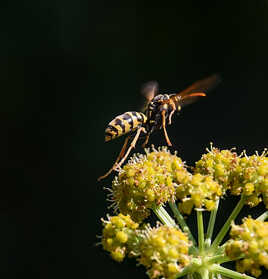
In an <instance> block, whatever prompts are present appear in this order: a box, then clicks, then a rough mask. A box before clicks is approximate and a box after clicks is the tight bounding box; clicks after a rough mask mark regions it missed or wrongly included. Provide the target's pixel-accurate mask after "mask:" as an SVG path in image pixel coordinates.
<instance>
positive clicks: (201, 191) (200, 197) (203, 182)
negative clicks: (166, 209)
mask: <svg viewBox="0 0 268 279" xmlns="http://www.w3.org/2000/svg"><path fill="white" fill-rule="evenodd" d="M180 181H181V184H180V185H179V187H177V189H176V197H177V198H178V199H179V200H180V203H179V209H180V211H181V212H182V213H186V214H191V211H192V209H193V207H196V208H202V207H204V208H205V209H207V210H209V211H210V210H212V209H214V208H215V205H216V201H217V200H218V199H219V198H220V196H221V195H222V186H220V185H219V184H218V183H217V182H216V181H215V180H213V178H212V177H211V176H209V175H202V174H199V173H197V174H194V175H191V174H189V173H185V174H184V176H183V177H181V179H180Z"/></svg>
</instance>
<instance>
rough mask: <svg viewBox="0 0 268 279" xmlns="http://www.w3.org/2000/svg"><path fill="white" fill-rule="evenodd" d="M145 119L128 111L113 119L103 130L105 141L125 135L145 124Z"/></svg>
mask: <svg viewBox="0 0 268 279" xmlns="http://www.w3.org/2000/svg"><path fill="white" fill-rule="evenodd" d="M146 121H147V117H146V116H145V115H144V114H143V113H141V112H136V111H128V112H125V113H123V114H121V115H119V116H117V117H116V118H115V119H113V120H112V121H111V122H110V123H109V124H108V127H107V128H106V130H105V141H110V140H112V139H114V138H117V137H120V136H122V135H125V134H127V133H129V132H131V131H134V130H135V129H136V128H138V127H140V126H141V125H142V124H145V123H146Z"/></svg>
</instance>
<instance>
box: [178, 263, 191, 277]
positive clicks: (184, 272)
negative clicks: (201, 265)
mask: <svg viewBox="0 0 268 279" xmlns="http://www.w3.org/2000/svg"><path fill="white" fill-rule="evenodd" d="M190 271H192V265H188V266H186V267H185V268H184V269H183V270H182V271H181V272H180V273H178V274H177V275H176V276H175V277H174V279H177V278H181V277H183V276H185V275H187V274H189V273H190Z"/></svg>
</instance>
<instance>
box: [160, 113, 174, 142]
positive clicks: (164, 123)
mask: <svg viewBox="0 0 268 279" xmlns="http://www.w3.org/2000/svg"><path fill="white" fill-rule="evenodd" d="M165 114H166V111H165V110H163V111H162V112H161V115H162V126H163V130H164V134H165V138H166V142H167V144H168V146H172V144H171V142H170V140H169V138H168V134H167V130H166V117H165Z"/></svg>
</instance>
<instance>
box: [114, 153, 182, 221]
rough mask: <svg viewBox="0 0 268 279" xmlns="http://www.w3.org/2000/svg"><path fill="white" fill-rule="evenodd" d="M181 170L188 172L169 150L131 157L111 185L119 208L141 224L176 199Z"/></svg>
mask: <svg viewBox="0 0 268 279" xmlns="http://www.w3.org/2000/svg"><path fill="white" fill-rule="evenodd" d="M180 171H182V172H186V170H185V168H184V165H183V162H182V160H181V159H180V158H179V157H177V156H176V155H173V154H171V153H170V152H169V151H168V150H167V149H166V148H162V149H159V150H158V151H157V150H155V149H154V150H153V151H152V152H149V151H148V150H147V152H146V155H136V156H134V157H132V158H131V160H130V161H129V163H128V164H126V165H125V166H124V167H123V169H122V170H121V172H120V173H119V176H118V177H116V178H115V179H114V181H113V184H112V190H113V192H112V196H113V200H114V202H115V206H116V208H118V209H119V211H120V212H121V213H123V214H129V215H130V216H131V218H132V219H133V220H135V221H138V222H140V221H142V220H143V219H145V218H146V217H148V216H149V214H150V209H151V208H152V207H153V206H155V205H160V204H162V203H165V202H167V201H171V200H174V199H175V188H176V186H177V184H176V182H175V177H176V176H177V173H178V172H180Z"/></svg>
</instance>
